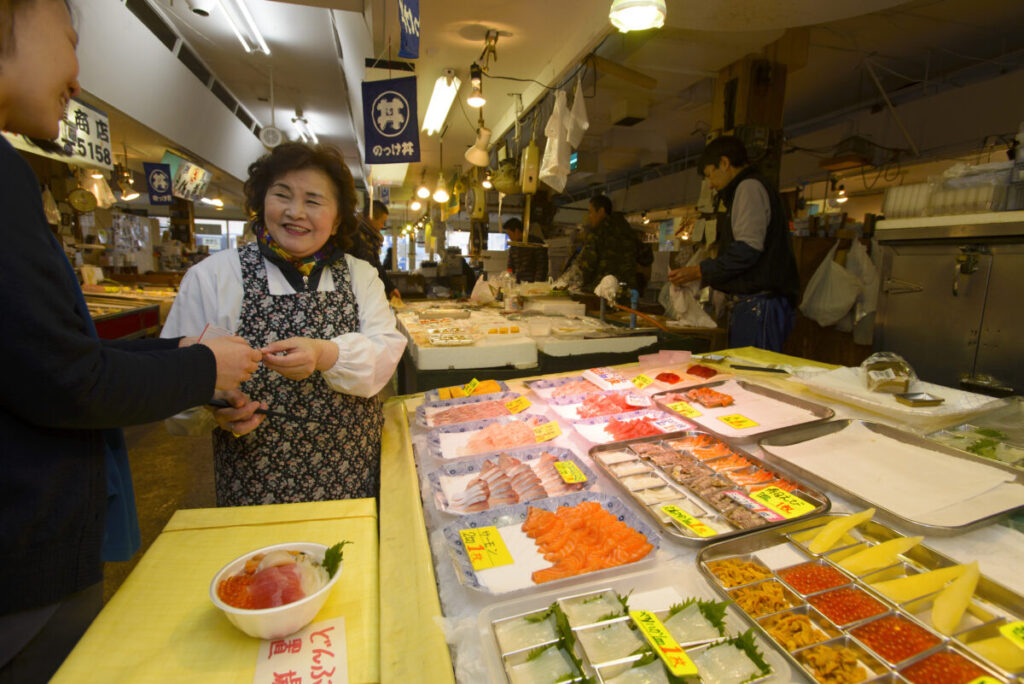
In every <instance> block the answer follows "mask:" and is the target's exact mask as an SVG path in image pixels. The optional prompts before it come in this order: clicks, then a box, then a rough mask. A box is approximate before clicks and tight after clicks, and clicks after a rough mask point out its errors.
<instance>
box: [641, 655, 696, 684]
mask: <svg viewBox="0 0 1024 684" xmlns="http://www.w3.org/2000/svg"><path fill="white" fill-rule="evenodd" d="M637 653H643V654H644V655H643V657H642V658H640V660H637V661H636V662H635V663H633V667H643V666H645V665H650V664H651V663H653V662H654V661H655V660H660V658H659V656H658V654H657V653H655V652H654V649H652V648H651V647H650V646H643V647H641V648H638V649H637V650H636V651H634V652H633V654H632V655H636V654H637ZM661 666H662V667H663V668H664V669H665V678H666V679H668V681H669V682H670V684H687V683H688V682H693V681H694V679H693V678H684V677H677V676H675V675H674V674H672V673H671V672H670V671H669V669H668V668H667V667H665V663H664V662H663V663H662V664H661Z"/></svg>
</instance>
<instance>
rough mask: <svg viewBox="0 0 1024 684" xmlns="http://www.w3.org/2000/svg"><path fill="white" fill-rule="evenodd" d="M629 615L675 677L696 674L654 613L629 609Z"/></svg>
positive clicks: (684, 654)
mask: <svg viewBox="0 0 1024 684" xmlns="http://www.w3.org/2000/svg"><path fill="white" fill-rule="evenodd" d="M629 617H631V618H633V622H635V623H636V626H637V627H639V628H640V631H641V632H643V634H644V637H646V639H647V641H648V643H650V645H651V647H652V648H653V649H654V652H655V653H657V654H658V655H659V656H660V657H661V659H662V660H663V661H664V662H665V666H666V667H667V668H668V670H669V672H671V673H672V674H673V675H675V676H676V677H692V676H694V675H696V674H697V666H696V665H694V664H693V661H692V660H690V657H689V656H688V655H686V651H684V650H683V649H682V648H680V646H679V644H678V643H676V640H675V639H673V638H672V635H671V634H669V631H668V630H667V629H665V625H663V624H661V620H659V619H658V618H657V617H656V616H655V615H654V613H652V612H650V611H649V610H631V611H629Z"/></svg>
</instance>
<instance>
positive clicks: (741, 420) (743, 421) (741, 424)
mask: <svg viewBox="0 0 1024 684" xmlns="http://www.w3.org/2000/svg"><path fill="white" fill-rule="evenodd" d="M718 420H720V421H722V422H723V423H725V424H726V425H728V426H729V427H733V428H736V429H737V430H743V429H744V428H752V427H757V423H755V422H754V421H752V420H750V419H749V418H747V417H746V416H741V415H740V414H738V413H733V414H730V415H728V416H718Z"/></svg>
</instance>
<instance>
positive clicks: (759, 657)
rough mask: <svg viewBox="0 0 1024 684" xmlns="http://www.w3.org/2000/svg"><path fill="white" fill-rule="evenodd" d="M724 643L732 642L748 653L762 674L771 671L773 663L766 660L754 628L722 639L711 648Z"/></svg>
mask: <svg viewBox="0 0 1024 684" xmlns="http://www.w3.org/2000/svg"><path fill="white" fill-rule="evenodd" d="M722 644H732V645H733V646H735V647H736V648H738V649H740V650H741V651H743V652H744V653H746V654H747V657H748V658H750V659H751V660H752V661H753V662H754V664H755V665H757V667H758V669H760V670H761V673H762V674H764V675H766V674H769V673H771V671H772V668H771V665H769V664H768V663H767V662H765V659H764V654H763V653H761V649H759V648H758V647H757V641H756V640H755V639H754V630H753V629H748V630H747V631H746V632H744V633H743V634H740V635H739V636H734V637H732V638H731V639H726V640H725V641H720V642H718V643H717V644H715V645H714V646H712V647H711V648H716V647H718V646H721V645H722ZM753 679H756V677H754V678H753Z"/></svg>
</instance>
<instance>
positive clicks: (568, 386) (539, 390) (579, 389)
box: [526, 375, 601, 400]
mask: <svg viewBox="0 0 1024 684" xmlns="http://www.w3.org/2000/svg"><path fill="white" fill-rule="evenodd" d="M526 386H527V387H529V388H530V390H531V391H532V392H533V393H534V394H536V395H537V396H538V397H540V398H541V399H544V400H548V399H554V398H557V397H576V396H580V395H583V394H588V393H590V392H600V391H601V388H600V387H598V386H597V385H595V384H594V383H592V382H590V381H589V380H587V379H586V378H584V377H583V376H582V375H571V376H569V377H567V378H551V379H543V380H530V381H528V382H527V383H526Z"/></svg>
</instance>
